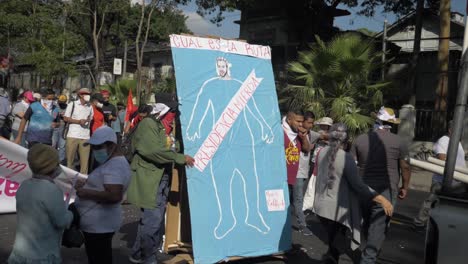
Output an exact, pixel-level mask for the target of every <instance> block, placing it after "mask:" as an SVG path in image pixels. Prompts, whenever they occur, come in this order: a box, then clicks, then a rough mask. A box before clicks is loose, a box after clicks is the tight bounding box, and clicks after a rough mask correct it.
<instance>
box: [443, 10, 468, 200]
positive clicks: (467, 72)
mask: <svg viewBox="0 0 468 264" xmlns="http://www.w3.org/2000/svg"><path fill="white" fill-rule="evenodd" d="M467 11H468V2H467ZM467 13H468V12H467ZM467 47H468V14H466V15H465V35H464V36H463V50H462V59H461V65H460V71H459V76H460V77H461V78H459V80H460V81H459V83H458V86H459V88H458V92H457V99H456V104H455V110H454V116H453V127H452V134H451V135H450V141H449V146H448V150H447V162H446V163H445V167H444V184H443V191H444V192H449V191H450V189H451V187H452V181H453V173H454V171H455V163H456V160H457V152H458V144H459V142H460V139H461V137H462V130H463V119H464V116H465V113H466V112H465V111H466V100H467V96H468V54H467V53H466V48H467Z"/></svg>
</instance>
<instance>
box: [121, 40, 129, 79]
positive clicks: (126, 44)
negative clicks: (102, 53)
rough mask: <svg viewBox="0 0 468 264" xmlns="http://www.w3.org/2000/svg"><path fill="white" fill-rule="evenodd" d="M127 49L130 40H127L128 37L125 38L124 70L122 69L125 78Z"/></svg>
mask: <svg viewBox="0 0 468 264" xmlns="http://www.w3.org/2000/svg"><path fill="white" fill-rule="evenodd" d="M127 49H128V42H127V39H125V44H124V59H123V70H122V76H123V78H124V79H125V75H126V74H127Z"/></svg>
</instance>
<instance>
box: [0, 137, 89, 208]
mask: <svg viewBox="0 0 468 264" xmlns="http://www.w3.org/2000/svg"><path fill="white" fill-rule="evenodd" d="M27 153H28V150H27V149H25V148H23V147H21V146H19V145H17V144H14V143H13V142H10V141H8V140H5V139H0V214H2V213H12V212H16V200H15V195H16V191H17V190H18V188H19V186H20V184H21V182H23V181H24V180H27V179H29V178H31V177H32V172H31V170H30V169H29V166H28V161H27V159H26V157H27ZM62 169H63V173H62V174H60V176H59V177H57V178H56V179H55V180H54V181H55V183H56V184H57V186H59V187H60V189H62V191H63V193H64V195H65V196H66V197H67V196H71V197H70V198H71V199H72V200H73V199H74V196H75V192H74V191H73V190H72V188H71V183H72V181H73V179H74V178H75V177H76V176H77V175H78V178H82V179H86V176H84V175H82V174H79V173H78V172H76V171H74V170H71V169H69V168H67V167H64V166H62ZM70 190H72V192H71V193H70Z"/></svg>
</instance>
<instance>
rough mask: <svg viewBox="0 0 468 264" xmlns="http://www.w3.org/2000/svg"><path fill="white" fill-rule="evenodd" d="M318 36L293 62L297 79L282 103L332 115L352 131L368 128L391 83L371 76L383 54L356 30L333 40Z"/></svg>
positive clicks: (290, 65)
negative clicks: (374, 79)
mask: <svg viewBox="0 0 468 264" xmlns="http://www.w3.org/2000/svg"><path fill="white" fill-rule="evenodd" d="M316 39H317V43H315V45H313V46H311V49H310V50H307V51H304V52H300V53H299V58H298V60H297V61H295V62H292V63H290V64H289V71H290V72H291V73H292V76H293V79H292V83H290V84H289V85H288V87H287V88H286V90H285V91H284V93H283V95H284V97H283V98H281V100H280V103H283V104H285V105H288V106H289V107H290V108H302V109H306V110H310V111H313V112H314V113H315V114H316V115H317V116H319V117H321V116H325V115H327V116H330V117H332V118H333V119H334V120H336V121H337V122H343V123H345V124H346V125H347V126H348V128H349V129H350V132H351V133H352V134H356V133H359V132H362V131H363V130H366V129H367V128H368V127H369V126H370V125H371V124H372V118H371V117H370V116H368V115H366V114H367V113H369V112H371V111H372V110H373V109H377V108H378V107H379V106H380V105H381V104H382V99H383V93H382V90H383V89H384V88H386V87H388V86H389V85H390V83H389V82H385V83H384V82H377V83H376V82H372V81H371V79H370V77H371V74H372V73H374V72H375V70H376V69H377V68H379V67H381V63H380V61H379V60H380V54H379V53H378V52H375V51H374V50H373V48H372V42H369V41H365V40H363V39H361V37H360V36H359V35H356V34H352V33H348V34H343V35H339V36H337V37H335V38H334V39H333V40H331V41H330V42H329V43H324V42H323V41H322V40H321V39H320V38H318V37H316Z"/></svg>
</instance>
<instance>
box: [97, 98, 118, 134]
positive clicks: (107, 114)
mask: <svg viewBox="0 0 468 264" xmlns="http://www.w3.org/2000/svg"><path fill="white" fill-rule="evenodd" d="M101 94H102V98H103V102H102V104H103V106H102V112H103V113H104V120H105V122H106V125H107V126H109V127H112V123H113V122H114V121H115V120H117V108H116V107H115V105H113V104H111V103H110V102H109V99H110V95H111V94H110V92H109V91H107V90H102V91H101Z"/></svg>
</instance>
